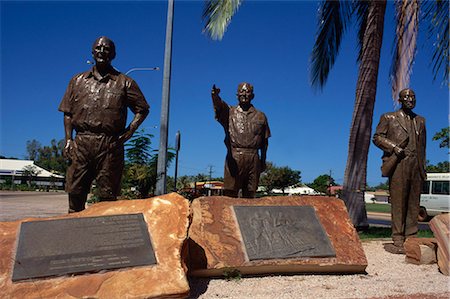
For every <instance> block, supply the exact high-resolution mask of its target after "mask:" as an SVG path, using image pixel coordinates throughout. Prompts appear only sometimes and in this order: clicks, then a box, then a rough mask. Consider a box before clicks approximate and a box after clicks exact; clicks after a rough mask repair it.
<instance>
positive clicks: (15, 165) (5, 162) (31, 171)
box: [0, 159, 65, 189]
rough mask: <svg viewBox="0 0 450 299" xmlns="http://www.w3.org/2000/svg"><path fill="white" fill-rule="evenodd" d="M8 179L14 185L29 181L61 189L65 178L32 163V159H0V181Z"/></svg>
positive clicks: (40, 185) (3, 181) (4, 181)
mask: <svg viewBox="0 0 450 299" xmlns="http://www.w3.org/2000/svg"><path fill="white" fill-rule="evenodd" d="M8 181H10V182H11V184H15V185H18V184H26V183H27V182H29V183H31V184H35V185H37V186H39V187H44V188H50V187H51V188H57V189H62V188H64V181H65V178H64V176H62V175H59V174H56V173H52V172H50V171H48V170H46V169H44V168H42V167H40V166H38V165H36V164H34V161H33V160H14V159H0V183H1V184H4V183H6V182H8Z"/></svg>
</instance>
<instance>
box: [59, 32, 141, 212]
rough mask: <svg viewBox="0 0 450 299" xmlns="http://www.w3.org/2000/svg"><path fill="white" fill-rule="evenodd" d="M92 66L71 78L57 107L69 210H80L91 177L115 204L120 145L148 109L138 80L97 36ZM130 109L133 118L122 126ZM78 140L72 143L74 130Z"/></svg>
mask: <svg viewBox="0 0 450 299" xmlns="http://www.w3.org/2000/svg"><path fill="white" fill-rule="evenodd" d="M92 57H93V58H94V60H95V66H94V67H93V68H92V69H91V70H89V71H87V72H84V73H81V74H78V75H76V76H74V77H73V78H72V80H71V81H70V83H69V86H68V87H67V90H66V93H65V94H64V97H63V99H62V101H61V104H60V105H59V110H60V111H62V112H64V130H65V139H66V146H65V148H64V155H65V157H66V158H68V159H69V160H71V161H72V163H71V165H70V166H69V168H68V170H67V177H66V191H67V192H68V193H69V212H78V211H81V210H84V206H85V203H86V198H87V194H88V193H89V191H90V187H91V184H92V181H93V180H94V179H95V180H96V184H97V187H98V189H99V197H100V198H99V199H100V200H101V201H108V200H116V198H117V195H119V194H120V181H121V177H122V170H123V167H124V146H123V144H124V143H125V142H126V141H127V140H128V139H130V138H131V136H132V135H133V133H134V132H135V131H136V129H137V128H138V127H139V125H140V124H141V123H142V122H143V121H144V119H145V118H146V117H147V115H148V112H149V106H148V104H147V101H146V100H145V98H144V95H143V94H142V92H141V90H140V89H139V87H138V85H137V84H136V82H134V80H133V79H131V78H129V77H127V76H126V75H124V74H122V73H120V72H118V71H116V70H115V69H114V68H113V67H112V65H111V61H112V60H113V59H114V58H115V57H116V47H115V45H114V42H113V41H112V40H110V39H109V38H107V37H105V36H102V37H99V38H98V39H97V40H96V41H95V42H94V44H93V45H92ZM128 108H129V109H130V110H131V111H132V112H133V113H134V118H133V120H132V121H131V123H130V124H129V126H128V127H126V121H127V110H128ZM74 130H75V132H76V136H75V139H73V131H74Z"/></svg>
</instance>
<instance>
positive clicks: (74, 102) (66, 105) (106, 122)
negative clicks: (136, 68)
mask: <svg viewBox="0 0 450 299" xmlns="http://www.w3.org/2000/svg"><path fill="white" fill-rule="evenodd" d="M128 108H130V109H131V111H132V112H133V113H147V111H148V110H149V105H148V103H147V101H146V100H145V97H144V95H143V94H142V92H141V90H140V89H139V87H138V85H137V84H136V82H134V80H133V79H131V78H130V77H128V76H126V75H124V74H122V73H120V72H117V71H115V70H111V72H110V73H109V74H107V75H106V76H105V77H101V76H100V75H98V74H97V73H96V72H94V70H93V69H92V70H90V71H87V72H84V73H81V74H78V75H76V76H74V77H73V78H72V80H71V81H70V83H69V86H68V87H67V90H66V93H65V94H64V97H63V99H62V101H61V104H60V105H59V110H60V111H62V112H64V113H67V114H69V115H71V117H72V126H73V128H74V129H75V131H77V132H91V133H102V134H106V135H112V136H118V135H120V134H122V133H123V131H124V130H125V127H126V122H127V109H128Z"/></svg>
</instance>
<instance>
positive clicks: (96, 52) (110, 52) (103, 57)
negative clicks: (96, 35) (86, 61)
mask: <svg viewBox="0 0 450 299" xmlns="http://www.w3.org/2000/svg"><path fill="white" fill-rule="evenodd" d="M114 55H115V53H114V46H113V45H112V42H111V41H110V40H109V39H106V38H100V39H99V40H97V41H96V42H95V43H94V45H93V46H92V57H93V58H94V60H95V62H96V64H103V65H110V64H111V61H112V60H113V59H114Z"/></svg>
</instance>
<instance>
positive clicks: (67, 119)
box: [63, 113, 73, 159]
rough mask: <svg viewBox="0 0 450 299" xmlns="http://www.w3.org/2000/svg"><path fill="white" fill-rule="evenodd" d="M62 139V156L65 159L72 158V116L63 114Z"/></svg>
mask: <svg viewBox="0 0 450 299" xmlns="http://www.w3.org/2000/svg"><path fill="white" fill-rule="evenodd" d="M64 138H65V140H66V145H65V146H64V150H63V155H64V157H66V158H67V159H71V158H72V148H73V126H72V114H70V113H64Z"/></svg>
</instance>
